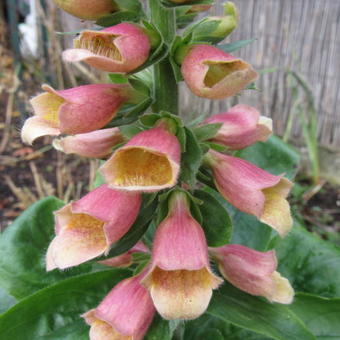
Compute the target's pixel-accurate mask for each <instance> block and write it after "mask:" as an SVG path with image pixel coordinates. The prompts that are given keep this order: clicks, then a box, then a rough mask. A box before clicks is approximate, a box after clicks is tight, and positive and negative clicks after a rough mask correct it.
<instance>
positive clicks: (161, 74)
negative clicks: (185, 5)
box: [149, 0, 178, 114]
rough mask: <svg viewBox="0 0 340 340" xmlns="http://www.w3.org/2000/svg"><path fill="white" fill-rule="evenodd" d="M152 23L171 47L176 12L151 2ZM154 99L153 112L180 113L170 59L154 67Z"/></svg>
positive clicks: (165, 59) (157, 0)
mask: <svg viewBox="0 0 340 340" xmlns="http://www.w3.org/2000/svg"><path fill="white" fill-rule="evenodd" d="M149 8H150V14H151V22H152V23H153V24H154V25H155V26H156V27H157V29H158V30H159V31H160V32H161V33H162V35H163V38H164V41H165V43H166V44H167V45H168V46H170V44H171V42H172V40H173V38H174V36H175V33H176V17H175V10H174V9H172V8H165V7H163V6H162V5H161V2H160V0H149ZM153 68H154V99H155V102H154V104H153V107H152V109H153V111H154V112H159V111H161V110H164V111H169V112H171V113H172V114H177V113H178V86H177V83H176V80H175V76H174V73H173V71H172V67H171V64H170V61H169V58H168V57H166V58H164V59H163V60H162V61H161V62H159V63H158V64H156V65H154V67H153Z"/></svg>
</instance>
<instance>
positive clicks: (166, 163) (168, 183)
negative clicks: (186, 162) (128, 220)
mask: <svg viewBox="0 0 340 340" xmlns="http://www.w3.org/2000/svg"><path fill="white" fill-rule="evenodd" d="M180 156H181V146H180V144H179V142H178V140H177V138H176V137H175V136H174V135H173V134H172V133H170V132H169V131H168V130H167V129H166V127H165V126H160V125H159V126H156V127H154V128H152V129H150V130H146V131H142V132H140V133H138V134H137V135H136V136H134V137H133V138H131V140H130V141H129V142H128V143H126V144H125V145H124V146H123V147H121V148H119V149H118V150H116V151H115V152H114V154H113V155H112V157H111V158H110V159H109V160H108V161H106V163H104V165H103V166H102V167H101V172H102V174H103V176H104V178H105V181H106V183H107V184H108V185H109V186H110V187H112V188H116V189H124V190H136V191H144V192H152V191H158V190H161V189H165V188H170V187H172V186H174V185H175V184H176V181H177V177H178V173H179V164H180Z"/></svg>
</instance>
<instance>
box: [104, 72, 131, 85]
mask: <svg viewBox="0 0 340 340" xmlns="http://www.w3.org/2000/svg"><path fill="white" fill-rule="evenodd" d="M108 77H109V80H110V82H111V83H113V84H127V83H128V82H129V80H128V78H127V77H126V76H125V75H124V74H120V73H109V74H108Z"/></svg>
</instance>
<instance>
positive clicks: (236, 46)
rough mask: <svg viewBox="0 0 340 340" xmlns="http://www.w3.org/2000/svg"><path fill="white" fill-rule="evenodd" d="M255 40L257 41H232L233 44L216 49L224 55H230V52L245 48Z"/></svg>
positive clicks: (222, 45)
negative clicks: (224, 53)
mask: <svg viewBox="0 0 340 340" xmlns="http://www.w3.org/2000/svg"><path fill="white" fill-rule="evenodd" d="M255 40H257V39H256V38H253V39H246V40H238V41H234V42H232V43H229V44H221V45H217V46H216V47H218V48H219V49H220V50H222V51H224V52H226V53H231V52H234V51H237V50H239V49H240V48H242V47H244V46H247V45H249V44H251V43H253V42H254V41H255Z"/></svg>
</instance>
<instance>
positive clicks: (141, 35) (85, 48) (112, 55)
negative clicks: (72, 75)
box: [63, 22, 151, 73]
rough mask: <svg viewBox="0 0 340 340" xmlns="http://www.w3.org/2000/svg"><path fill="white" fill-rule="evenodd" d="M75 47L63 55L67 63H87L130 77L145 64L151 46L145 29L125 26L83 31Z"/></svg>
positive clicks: (74, 44)
mask: <svg viewBox="0 0 340 340" xmlns="http://www.w3.org/2000/svg"><path fill="white" fill-rule="evenodd" d="M73 46H74V48H73V49H69V50H66V51H64V52H63V58H64V60H65V61H67V62H78V61H83V62H85V63H87V64H89V65H90V66H93V67H95V68H97V69H99V70H102V71H107V72H115V73H126V72H130V71H133V70H134V69H136V68H137V67H139V66H141V65H142V64H144V62H145V61H146V60H147V58H148V56H149V52H150V48H151V43H150V39H149V37H148V35H147V34H146V33H145V32H144V31H143V29H142V28H141V27H139V26H137V25H136V24H130V23H126V22H124V23H121V24H118V25H115V26H111V27H108V28H104V29H103V30H101V31H91V30H86V31H83V32H82V33H81V34H80V35H79V36H78V37H77V38H76V39H74V41H73Z"/></svg>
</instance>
